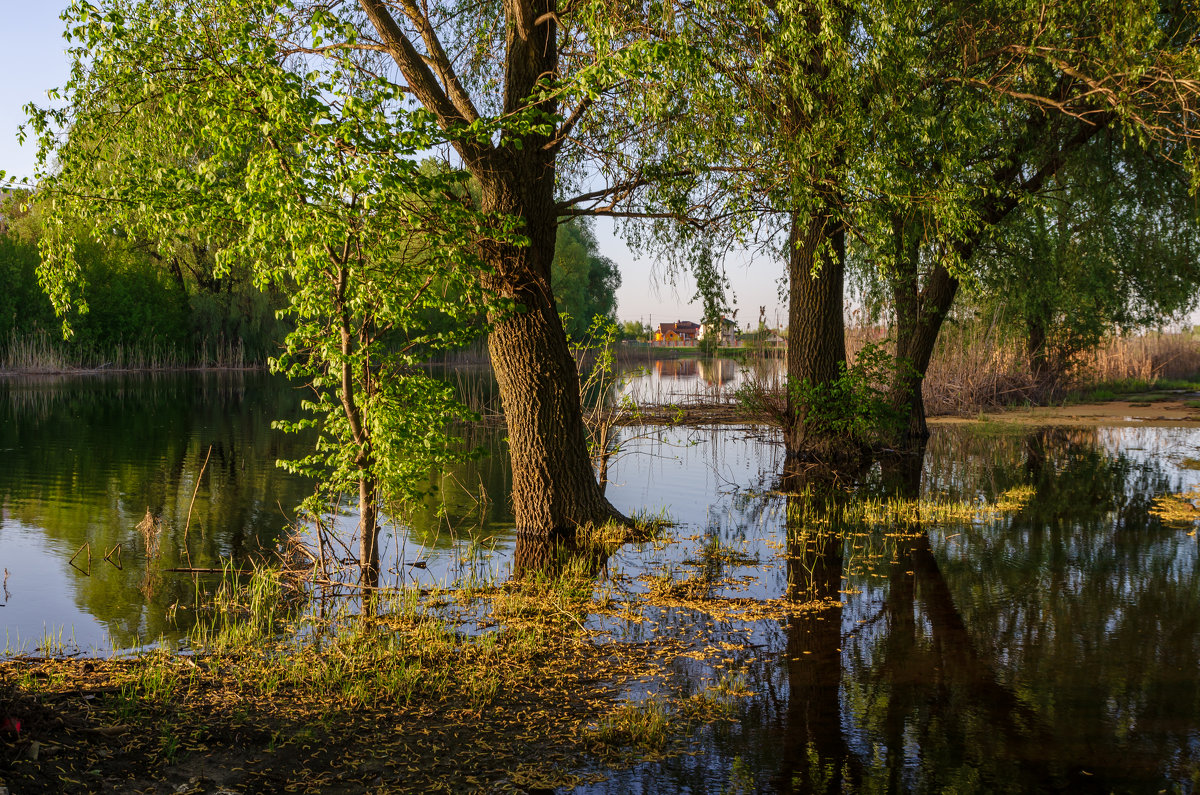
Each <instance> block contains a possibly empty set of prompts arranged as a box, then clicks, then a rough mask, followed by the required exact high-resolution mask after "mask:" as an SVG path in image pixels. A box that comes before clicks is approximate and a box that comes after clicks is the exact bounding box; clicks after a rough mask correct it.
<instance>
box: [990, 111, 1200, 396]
mask: <svg viewBox="0 0 1200 795" xmlns="http://www.w3.org/2000/svg"><path fill="white" fill-rule="evenodd" d="M1189 194H1190V192H1189V189H1188V179H1187V174H1186V173H1185V172H1184V171H1183V169H1181V168H1180V167H1179V166H1177V165H1175V164H1172V163H1170V162H1167V161H1165V160H1163V159H1161V158H1158V157H1155V156H1154V155H1153V153H1152V152H1147V151H1145V150H1142V149H1140V148H1138V147H1136V146H1122V145H1121V144H1120V142H1119V141H1116V140H1115V139H1114V138H1113V136H1111V135H1106V136H1103V137H1100V138H1097V139H1095V140H1093V141H1092V142H1090V143H1089V144H1088V145H1087V146H1086V147H1083V148H1082V149H1081V150H1079V151H1078V152H1077V153H1076V154H1075V156H1074V157H1072V158H1071V160H1070V161H1068V163H1067V164H1066V165H1065V166H1064V168H1063V169H1062V170H1061V171H1059V172H1058V173H1057V174H1056V175H1055V178H1054V179H1053V180H1052V181H1051V183H1050V184H1049V185H1048V186H1047V189H1046V190H1044V191H1042V193H1041V194H1039V195H1038V196H1035V197H1032V199H1031V201H1029V202H1027V203H1026V204H1027V206H1026V207H1025V209H1024V210H1023V211H1022V212H1021V214H1020V215H1019V216H1017V217H1014V218H1010V219H1007V220H1006V221H1005V222H1004V223H1003V224H1001V226H1000V228H999V229H998V231H997V235H995V236H994V238H993V239H992V240H990V241H988V244H987V245H985V246H983V247H981V248H980V251H979V252H978V254H977V255H976V256H977V258H979V259H982V260H985V261H986V265H979V266H978V267H977V270H978V271H979V272H980V273H981V276H980V278H979V281H978V285H979V287H978V289H977V290H976V291H975V292H976V293H977V296H975V297H974V300H975V302H976V303H979V304H981V305H982V306H983V308H985V309H988V310H993V311H994V312H995V314H997V315H999V316H1001V317H1004V318H1005V320H1006V323H1007V324H1008V325H1009V326H1010V327H1015V328H1016V329H1017V330H1018V333H1020V334H1021V335H1022V336H1023V337H1024V338H1025V343H1026V348H1027V351H1028V354H1029V360H1030V363H1031V365H1032V368H1033V372H1034V376H1035V378H1036V379H1037V380H1038V382H1039V383H1040V384H1042V385H1043V386H1047V387H1049V386H1052V385H1053V382H1054V381H1055V380H1056V379H1057V378H1058V376H1060V375H1061V374H1062V373H1063V372H1064V371H1065V370H1067V369H1068V368H1069V367H1070V365H1071V362H1072V359H1073V357H1074V356H1075V355H1076V354H1078V353H1079V352H1081V351H1085V350H1089V349H1091V348H1094V347H1095V346H1096V345H1097V344H1099V342H1100V340H1101V338H1102V337H1103V336H1104V335H1105V334H1107V333H1110V332H1112V331H1129V330H1133V329H1137V328H1144V327H1147V326H1152V325H1156V324H1161V323H1162V322H1164V321H1166V320H1169V319H1172V318H1175V317H1178V316H1180V315H1181V314H1182V313H1184V312H1186V311H1188V310H1190V309H1191V308H1192V307H1193V306H1194V305H1195V302H1196V294H1195V285H1196V284H1197V283H1198V282H1200V221H1198V219H1197V216H1196V210H1195V207H1194V205H1193V203H1192V199H1191V196H1190V195H1189ZM1031 266H1032V267H1031Z"/></svg>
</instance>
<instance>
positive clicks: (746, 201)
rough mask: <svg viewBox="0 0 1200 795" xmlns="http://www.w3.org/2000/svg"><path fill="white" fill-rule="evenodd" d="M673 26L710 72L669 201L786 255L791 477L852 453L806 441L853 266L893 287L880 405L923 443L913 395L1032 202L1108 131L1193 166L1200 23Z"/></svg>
mask: <svg viewBox="0 0 1200 795" xmlns="http://www.w3.org/2000/svg"><path fill="white" fill-rule="evenodd" d="M680 17H681V18H682V20H683V21H681V22H680V23H679V24H678V25H677V26H676V28H675V29H674V32H675V34H676V35H678V36H680V37H681V38H682V39H684V40H686V41H687V42H689V44H690V45H691V46H692V47H693V48H694V49H695V50H696V51H697V52H698V53H700V55H699V56H698V57H697V58H696V59H695V60H693V61H691V62H689V63H688V66H687V68H686V69H681V70H680V71H679V72H678V73H677V79H678V80H679V81H680V84H681V87H679V88H677V91H676V93H679V94H682V95H684V96H685V97H687V106H686V110H685V111H683V112H684V113H686V114H690V116H691V120H690V122H689V123H687V124H686V125H681V127H683V132H677V133H676V132H673V133H672V136H671V137H670V138H666V139H660V140H657V141H654V142H652V143H650V144H648V145H649V146H655V147H660V148H663V149H665V150H667V151H669V152H671V153H673V154H674V156H675V157H677V158H681V159H686V158H688V157H690V158H691V162H693V163H694V164H695V166H694V169H695V173H697V174H698V175H699V176H697V178H696V179H695V180H693V181H692V182H690V183H686V184H681V183H677V184H676V187H681V188H682V189H683V190H682V192H681V193H680V194H679V195H676V196H674V197H672V201H670V202H668V206H669V207H673V208H675V213H674V214H673V216H672V217H673V218H681V219H682V220H683V222H684V224H685V228H694V227H696V226H702V227H705V226H708V227H711V226H712V225H721V226H723V227H724V229H726V230H727V231H726V232H725V240H726V241H727V242H728V243H734V244H736V243H740V242H742V241H744V240H746V239H750V240H754V241H758V242H760V243H767V244H769V243H770V242H771V241H779V240H780V239H781V238H782V237H784V236H786V238H787V242H786V243H783V244H781V245H779V250H780V251H781V254H782V257H783V258H784V259H785V261H786V262H787V273H788V280H789V290H790V295H789V323H788V325H789V328H790V332H791V333H790V334H789V344H788V406H787V410H786V412H785V414H784V417H783V422H784V436H785V444H786V446H787V450H788V459H789V460H793V461H794V460H799V459H805V458H817V459H820V460H823V461H827V462H828V461H832V462H834V463H836V462H837V459H838V458H839V457H840V456H841V455H842V454H843V453H844V452H846V451H851V452H852V451H853V447H852V446H849V445H846V444H845V443H844V441H839V440H838V439H837V438H836V436H830V435H829V434H827V433H820V432H817V430H818V429H820V428H822V427H825V428H828V427H829V424H828V423H823V422H820V421H818V422H810V421H809V419H810V417H809V415H810V413H811V411H812V410H813V408H814V406H815V405H816V402H815V398H816V397H817V396H819V395H820V394H822V393H823V392H828V391H830V389H832V388H834V385H835V383H836V382H837V381H838V379H839V378H840V373H842V372H844V370H845V365H844V363H845V339H844V328H843V319H842V313H843V305H844V303H843V302H844V298H843V293H844V280H845V274H846V263H847V256H848V252H849V250H850V249H851V248H855V247H857V248H859V249H861V252H862V253H861V254H859V255H858V257H857V258H858V259H859V260H860V261H864V262H869V263H871V266H872V267H875V268H878V269H879V271H880V273H881V274H883V276H884V277H885V279H886V280H887V283H888V285H889V287H890V293H891V296H890V297H891V304H892V307H891V309H892V313H893V315H894V328H895V331H896V343H895V344H896V353H895V367H894V375H893V378H892V387H891V394H892V402H893V404H894V405H895V408H896V410H897V411H898V412H901V413H902V414H903V415H904V416H905V422H904V423H903V426H902V428H901V430H900V434H899V435H900V436H901V437H902V438H903V439H907V440H921V439H923V438H924V437H925V436H926V435H927V430H926V427H925V416H924V407H923V404H922V401H921V391H920V385H921V377H922V375H923V373H924V371H925V368H926V367H927V366H928V363H929V359H930V357H931V356H932V353H933V346H934V344H935V342H936V340H937V335H938V332H939V330H940V328H941V323H942V321H943V320H944V318H945V316H946V313H947V311H948V310H949V308H950V306H951V304H952V302H953V300H954V297H955V295H956V294H957V291H958V286H959V280H960V279H961V278H964V277H966V276H969V275H970V274H971V271H970V268H971V263H973V262H975V259H974V253H975V251H976V250H977V249H978V248H979V246H980V245H981V244H982V243H983V242H984V241H985V240H986V239H987V238H988V236H990V235H991V234H992V233H993V232H994V230H995V229H996V228H997V225H998V224H1000V223H1001V222H1002V221H1004V219H1006V218H1007V217H1009V216H1010V215H1011V214H1012V213H1013V212H1014V211H1015V210H1017V209H1018V208H1019V207H1020V206H1021V204H1022V201H1023V198H1024V197H1027V196H1031V195H1034V194H1036V193H1038V192H1039V191H1040V190H1042V188H1043V187H1044V186H1046V185H1047V184H1048V182H1049V180H1050V179H1051V178H1052V177H1053V175H1054V174H1055V173H1056V172H1057V171H1058V170H1059V169H1060V168H1061V167H1062V165H1063V163H1065V162H1066V161H1067V159H1068V158H1069V157H1070V156H1071V154H1072V153H1073V152H1074V151H1076V150H1077V149H1079V148H1080V147H1082V146H1084V145H1086V144H1087V142H1088V141H1089V140H1090V139H1091V138H1092V137H1094V136H1095V135H1096V134H1097V132H1098V131H1100V130H1103V129H1106V128H1109V127H1111V128H1114V129H1118V130H1120V131H1121V132H1122V134H1123V135H1127V136H1129V137H1130V138H1131V139H1136V140H1140V141H1145V142H1148V143H1153V144H1154V146H1155V148H1157V150H1158V152H1159V156H1162V157H1167V158H1173V159H1175V160H1177V161H1178V162H1181V163H1185V164H1188V165H1189V167H1190V168H1194V167H1195V165H1196V162H1197V161H1196V159H1195V158H1194V157H1193V156H1192V155H1191V154H1190V150H1189V146H1190V142H1191V141H1193V140H1194V138H1195V132H1194V130H1195V129H1196V124H1195V115H1196V112H1197V111H1196V103H1197V98H1198V96H1200V93H1198V92H1200V84H1198V83H1197V81H1196V80H1195V75H1196V74H1197V73H1200V68H1198V63H1200V57H1198V53H1200V51H1198V49H1197V46H1196V38H1195V29H1196V19H1195V15H1194V14H1192V13H1191V12H1188V11H1186V10H1184V9H1183V8H1181V7H1178V6H1177V5H1175V4H1173V3H1171V2H1166V3H1164V4H1163V5H1162V6H1161V7H1159V8H1155V7H1151V6H1147V5H1143V4H1135V3H1127V2H1123V1H1118V2H1112V3H1104V4H1101V5H1100V6H1095V7H1088V8H1087V9H1084V8H1082V7H1078V6H1070V5H1067V6H1061V7H1056V8H1055V9H1054V10H1053V13H1050V12H1049V11H1048V10H1047V9H1046V8H1044V7H1041V6H1033V7H1028V6H1025V5H1022V4H1020V3H1011V2H1007V0H999V1H998V2H989V3H972V4H969V5H959V4H951V5H949V6H946V5H938V6H933V5H929V4H927V3H921V2H896V1H895V0H889V1H888V2H863V3H858V4H851V5H846V4H832V3H828V4H827V3H821V2H818V3H814V4H807V5H804V6H802V7H781V6H778V5H762V4H748V3H747V4H742V3H736V4H728V5H727V4H720V6H719V7H718V6H717V5H716V4H708V3H699V4H693V5H690V6H688V8H687V10H686V12H681V14H680ZM668 108H669V112H680V111H679V110H678V105H675V106H669V105H668ZM697 161H699V162H697ZM668 240H669V236H668ZM816 419H818V420H819V419H820V418H816ZM850 457H851V458H853V457H855V456H854V455H851V456H850Z"/></svg>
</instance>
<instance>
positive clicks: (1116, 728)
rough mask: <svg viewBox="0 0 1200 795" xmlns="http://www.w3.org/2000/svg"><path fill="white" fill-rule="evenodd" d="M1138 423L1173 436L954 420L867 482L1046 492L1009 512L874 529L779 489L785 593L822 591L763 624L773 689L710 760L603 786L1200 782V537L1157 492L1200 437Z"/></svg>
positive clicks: (923, 787)
mask: <svg viewBox="0 0 1200 795" xmlns="http://www.w3.org/2000/svg"><path fill="white" fill-rule="evenodd" d="M1136 433H1137V434H1138V435H1137V436H1136V437H1134V438H1136V439H1137V441H1138V444H1137V446H1138V447H1143V448H1145V450H1146V451H1149V452H1150V453H1152V454H1150V455H1144V456H1137V455H1127V454H1125V453H1123V452H1122V448H1123V446H1124V445H1127V444H1128V439H1129V437H1128V436H1123V435H1122V434H1120V433H1114V432H1112V431H1109V430H1097V429H1090V430H1087V429H1084V430H1070V431H1063V430H1053V429H1039V430H1037V431H1034V432H1033V433H1030V434H1021V433H1006V434H1002V435H999V436H996V435H989V436H984V437H981V436H974V435H972V434H970V433H969V432H961V431H956V432H947V431H946V430H944V429H942V430H939V431H938V432H936V433H935V435H934V437H933V439H932V440H931V445H930V449H929V451H928V454H927V456H926V458H925V459H924V461H922V460H921V459H919V458H909V459H905V460H898V461H890V462H886V464H885V465H884V466H883V467H882V468H881V469H880V470H878V471H877V473H876V475H875V477H874V479H873V481H872V483H870V484H869V485H868V487H867V490H868V491H869V492H870V493H872V494H876V495H878V494H880V493H883V492H887V493H892V494H898V495H901V496H904V497H907V498H909V499H914V498H916V497H917V496H919V495H921V494H924V495H925V496H926V497H928V496H930V495H931V493H935V494H947V495H952V496H953V498H954V499H956V500H957V499H967V498H970V499H975V498H980V497H983V498H987V497H994V496H995V495H997V494H999V493H1001V492H1003V491H1005V490H1007V489H1009V488H1012V487H1013V486H1015V485H1019V484H1022V483H1027V484H1029V485H1032V486H1033V487H1034V488H1035V494H1034V497H1033V498H1032V499H1031V500H1030V502H1029V503H1028V504H1026V505H1025V507H1024V508H1022V509H1021V510H1020V511H1019V512H1018V513H1017V514H1016V515H1015V516H1012V517H1010V518H1005V519H1000V520H996V521H989V522H984V521H978V522H968V523H965V524H961V525H957V526H946V525H934V526H926V525H925V524H924V523H922V522H919V521H917V522H911V521H908V522H903V523H901V522H899V521H896V520H893V521H891V522H885V523H883V524H878V525H859V526H853V525H851V524H848V523H846V522H845V521H844V515H843V513H842V512H841V511H840V510H839V505H838V501H837V500H831V499H821V500H817V499H815V498H814V497H812V496H796V495H792V496H786V497H777V498H776V499H779V500H781V501H784V503H785V508H784V510H783V524H784V526H783V527H782V528H780V530H781V531H782V532H785V533H786V536H785V537H786V546H785V547H784V548H783V549H782V550H781V555H782V556H783V557H784V566H785V571H786V579H785V581H784V582H783V583H782V584H781V585H782V594H783V595H784V596H785V597H786V598H787V599H788V601H789V602H791V603H793V604H797V603H799V604H812V602H813V600H823V602H821V603H820V605H822V607H821V608H820V609H814V610H811V611H807V612H793V613H790V614H788V615H786V616H783V617H780V618H779V619H777V626H778V627H779V628H780V629H781V630H782V632H781V633H780V634H779V635H778V636H777V635H773V634H772V633H771V631H770V628H769V627H763V626H760V627H759V628H757V629H756V630H755V634H754V638H755V640H756V642H757V643H758V646H757V649H756V653H755V656H754V658H752V659H750V660H749V661H748V662H747V664H746V667H745V668H744V670H743V676H744V677H745V678H746V681H747V682H748V684H749V685H750V689H751V690H752V691H753V692H754V695H753V696H751V697H749V698H746V699H744V700H743V702H742V703H741V704H740V708H739V710H738V718H737V721H736V724H735V728H732V729H730V730H725V729H722V728H720V727H708V728H705V729H703V730H701V731H700V732H699V733H698V735H697V739H698V741H699V742H701V743H702V746H703V748H704V751H703V758H704V760H705V761H704V762H703V763H702V764H701V765H699V766H697V765H696V764H695V763H693V762H690V761H686V760H684V761H675V760H664V761H656V762H651V763H646V764H643V765H641V766H638V767H636V768H635V769H634V770H632V771H629V772H621V773H616V774H613V775H612V776H611V778H610V781H609V782H606V783H604V784H600V785H594V786H591V787H589V789H591V790H594V791H606V792H619V791H625V790H630V789H641V790H643V791H650V790H652V789H653V790H655V791H684V790H689V791H696V790H698V789H699V790H703V789H705V788H706V787H705V786H704V785H705V784H706V785H707V789H708V790H709V791H721V790H722V789H723V788H727V787H732V786H735V785H736V786H738V787H742V788H744V789H748V790H750V791H753V790H759V791H802V792H835V791H838V792H841V791H859V790H862V791H874V790H878V791H889V792H895V791H913V790H916V791H945V790H954V791H969V792H995V791H1013V792H1027V791H1046V790H1062V791H1106V792H1108V791H1114V790H1115V791H1127V790H1138V791H1141V790H1145V791H1158V790H1160V789H1164V788H1170V786H1171V785H1172V784H1173V783H1174V784H1175V785H1177V786H1179V787H1181V788H1182V790H1183V791H1189V790H1190V789H1191V788H1194V787H1195V786H1196V784H1197V782H1198V781H1200V683H1198V682H1197V676H1196V670H1195V660H1196V659H1200V656H1198V655H1200V574H1198V573H1197V566H1196V561H1197V557H1198V556H1197V549H1196V543H1195V539H1194V538H1190V537H1189V536H1187V532H1186V531H1182V530H1177V529H1172V528H1168V527H1163V526H1161V525H1160V524H1159V523H1158V522H1157V520H1155V519H1153V518H1152V517H1150V516H1149V515H1148V514H1147V511H1146V509H1147V507H1148V505H1149V500H1150V498H1151V497H1152V496H1153V495H1155V494H1158V493H1162V492H1163V491H1165V490H1178V489H1181V488H1186V487H1187V486H1188V485H1190V484H1192V483H1194V482H1195V480H1194V479H1195V477H1196V475H1195V474H1194V473H1186V472H1181V471H1180V470H1177V469H1174V468H1173V467H1172V466H1170V465H1169V464H1168V461H1170V460H1171V459H1172V458H1182V457H1185V454H1190V455H1193V456H1194V453H1195V450H1196V449H1197V447H1198V446H1200V434H1197V433H1196V432H1195V431H1191V432H1190V433H1189V434H1187V435H1185V436H1180V435H1179V434H1178V433H1177V432H1176V431H1175V430H1164V431H1162V432H1159V433H1151V434H1146V433H1145V432H1144V429H1138V430H1137V431H1136ZM1136 452H1138V451H1134V453H1136ZM810 495H811V490H810ZM766 499H769V498H766ZM752 502H754V501H749V500H748V501H744V502H742V503H735V505H742V506H747V507H748V506H749V505H750V504H751V503H752ZM753 510H754V511H755V512H756V513H757V514H759V515H767V514H769V513H770V509H769V508H767V507H765V500H758V501H757V502H756V503H754V505H753ZM730 518H731V522H730V527H731V528H732V527H735V526H737V520H736V519H734V517H732V516H731V517H730ZM725 532H729V531H725ZM616 557H617V558H618V559H619V558H620V555H619V554H618V555H617V556H616ZM767 579H769V575H767V574H765V573H764V574H762V575H760V581H762V580H767ZM813 606H814V607H817V605H813ZM730 771H737V772H736V773H730ZM747 771H750V774H747ZM748 775H749V783H747V776H748Z"/></svg>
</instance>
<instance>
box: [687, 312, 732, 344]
mask: <svg viewBox="0 0 1200 795" xmlns="http://www.w3.org/2000/svg"><path fill="white" fill-rule="evenodd" d="M719 328H720V331H719V332H718V331H717V329H718V326H717V324H716V323H712V324H708V323H705V324H703V325H701V326H700V334H699V336H698V337H697V339H701V340H703V339H707V338H708V335H709V334H713V333H717V334H718V335H719V339H718V341H717V345H718V346H720V347H722V348H736V347H737V346H738V327H737V323H736V322H735V321H733V320H730V319H729V318H727V317H723V318H721V323H720V326H719Z"/></svg>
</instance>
